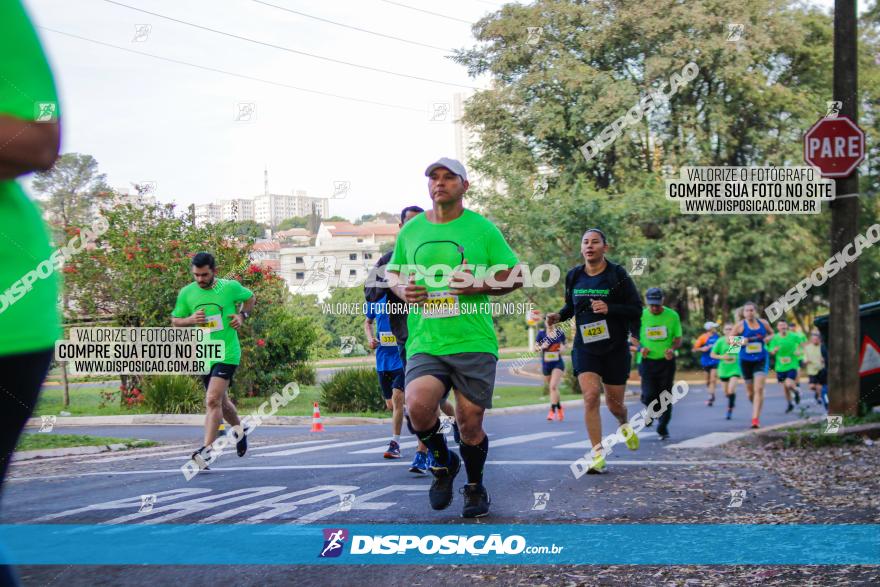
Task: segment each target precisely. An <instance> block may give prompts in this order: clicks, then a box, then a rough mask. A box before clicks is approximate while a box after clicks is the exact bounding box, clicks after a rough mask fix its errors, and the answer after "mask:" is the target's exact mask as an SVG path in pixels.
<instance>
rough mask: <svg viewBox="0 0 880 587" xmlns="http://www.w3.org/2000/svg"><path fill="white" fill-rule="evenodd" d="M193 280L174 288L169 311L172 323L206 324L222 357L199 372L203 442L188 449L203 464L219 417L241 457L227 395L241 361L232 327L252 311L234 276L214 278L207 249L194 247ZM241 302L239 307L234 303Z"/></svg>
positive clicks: (242, 442)
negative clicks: (202, 389) (173, 301)
mask: <svg viewBox="0 0 880 587" xmlns="http://www.w3.org/2000/svg"><path fill="white" fill-rule="evenodd" d="M191 268H192V275H193V279H195V281H194V282H193V283H190V284H189V285H187V286H186V287H184V288H183V289H181V290H180V293H178V294H177V303H176V304H175V306H174V311H173V312H172V313H171V316H172V318H171V324H172V325H174V326H197V327H199V328H209V329H210V334H209V338H210V340H212V341H222V342H223V345H224V356H223V359H222V362H220V361H218V360H211V361H209V363H208V368H209V370H210V371H209V373H208V374H207V375H205V376H203V377H202V382H203V383H204V385H205V412H206V413H205V444H204V445H202V447H201V448H200V449H199V450H197V451H196V452H194V453H193V454H192V459H193V460H194V461H195V462H196V464H198V465H199V468H201V469H206V468H207V464H206V462H205V456H206V454H205V449H207V448H208V447H209V446H211V445H212V444H213V442H214V441H215V440H216V439H217V427H218V426H219V425H220V422H222V421H223V420H224V419H225V420H226V421H227V422H229V423H230V424H232V426H233V431H234V433H235V434H236V436H238V441H237V442H236V452H237V453H238V456H240V457H243V456H244V454H245V452H247V431H245V430H242V428H241V421H240V420H239V418H238V412H237V411H236V409H235V405H234V404H233V403H232V401H231V400H230V399H229V394H228V390H229V386H230V385H231V384H232V375H233V374H234V373H235V369H236V367H238V364H239V363H240V362H241V345H240V344H239V342H238V329H239V328H241V325H242V324H244V321H245V320H246V319H247V318H248V317H249V316H250V313H251V312H253V311H254V304H255V303H256V299H255V298H254V294H253V292H252V291H251V290H249V289H248V288H246V287H245V286H243V285H242V284H241V283H239V282H238V281H235V280H234V279H217V278H216V275H217V265H216V261H215V260H214V256H213V255H211V254H210V253H198V254H196V255H195V256H194V257H193V258H192V263H191ZM242 302H244V304H243V307H242V309H241V310H240V311H239V310H237V309H236V308H237V306H238V304H240V303H242Z"/></svg>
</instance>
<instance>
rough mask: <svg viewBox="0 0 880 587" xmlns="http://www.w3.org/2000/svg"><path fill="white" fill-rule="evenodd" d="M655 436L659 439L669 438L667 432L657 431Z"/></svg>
mask: <svg viewBox="0 0 880 587" xmlns="http://www.w3.org/2000/svg"><path fill="white" fill-rule="evenodd" d="M657 436H659V437H660V440H669V432H658V433H657Z"/></svg>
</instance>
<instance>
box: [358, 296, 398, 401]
mask: <svg viewBox="0 0 880 587" xmlns="http://www.w3.org/2000/svg"><path fill="white" fill-rule="evenodd" d="M387 303H388V297H387V296H382V298H381V299H380V300H379V301H378V302H374V303H369V304H364V306H365V311H364V315H365V316H366V317H367V318H368V319H369V320H373V321H375V323H376V332H375V336H376V338H377V339H378V340H379V346H378V347H377V348H376V371H378V372H380V373H381V372H383V371H397V370H399V369H403V363H402V362H401V361H400V354H399V353H398V352H397V338H395V336H394V333H393V332H391V319H390V318H389V317H388V312H387V309H386V304H387ZM401 389H402V388H401Z"/></svg>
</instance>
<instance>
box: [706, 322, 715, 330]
mask: <svg viewBox="0 0 880 587" xmlns="http://www.w3.org/2000/svg"><path fill="white" fill-rule="evenodd" d="M703 328H704V329H706V330H711V329H713V328H718V324H717V323H716V322H706V323H705V324H703Z"/></svg>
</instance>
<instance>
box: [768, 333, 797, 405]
mask: <svg viewBox="0 0 880 587" xmlns="http://www.w3.org/2000/svg"><path fill="white" fill-rule="evenodd" d="M776 330H777V332H776V334H774V335H773V337H772V338H771V339H770V342H768V343H767V350H768V351H770V356H771V357H774V358H775V363H774V367H773V369H774V370H775V371H776V380H777V381H779V383H781V384H782V389H783V390H784V391H785V401H787V402H788V408H787V409H786V410H785V413H786V414H787V413H789V412H791V411H792V410H793V409H794V404H792V403H791V396H792V393H793V394H794V401H795V403H796V404H800V403H801V395H800V394H799V393H798V391H797V389H795V383H796V382H797V376H798V364H799V362H800V354H801V344H803V341H802V340H801V338H800V337H798V336H796V335H795V334H793V333H792V332H789V330H788V323H787V322H786V321H785V320H780V321H779V322H777V323H776Z"/></svg>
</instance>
